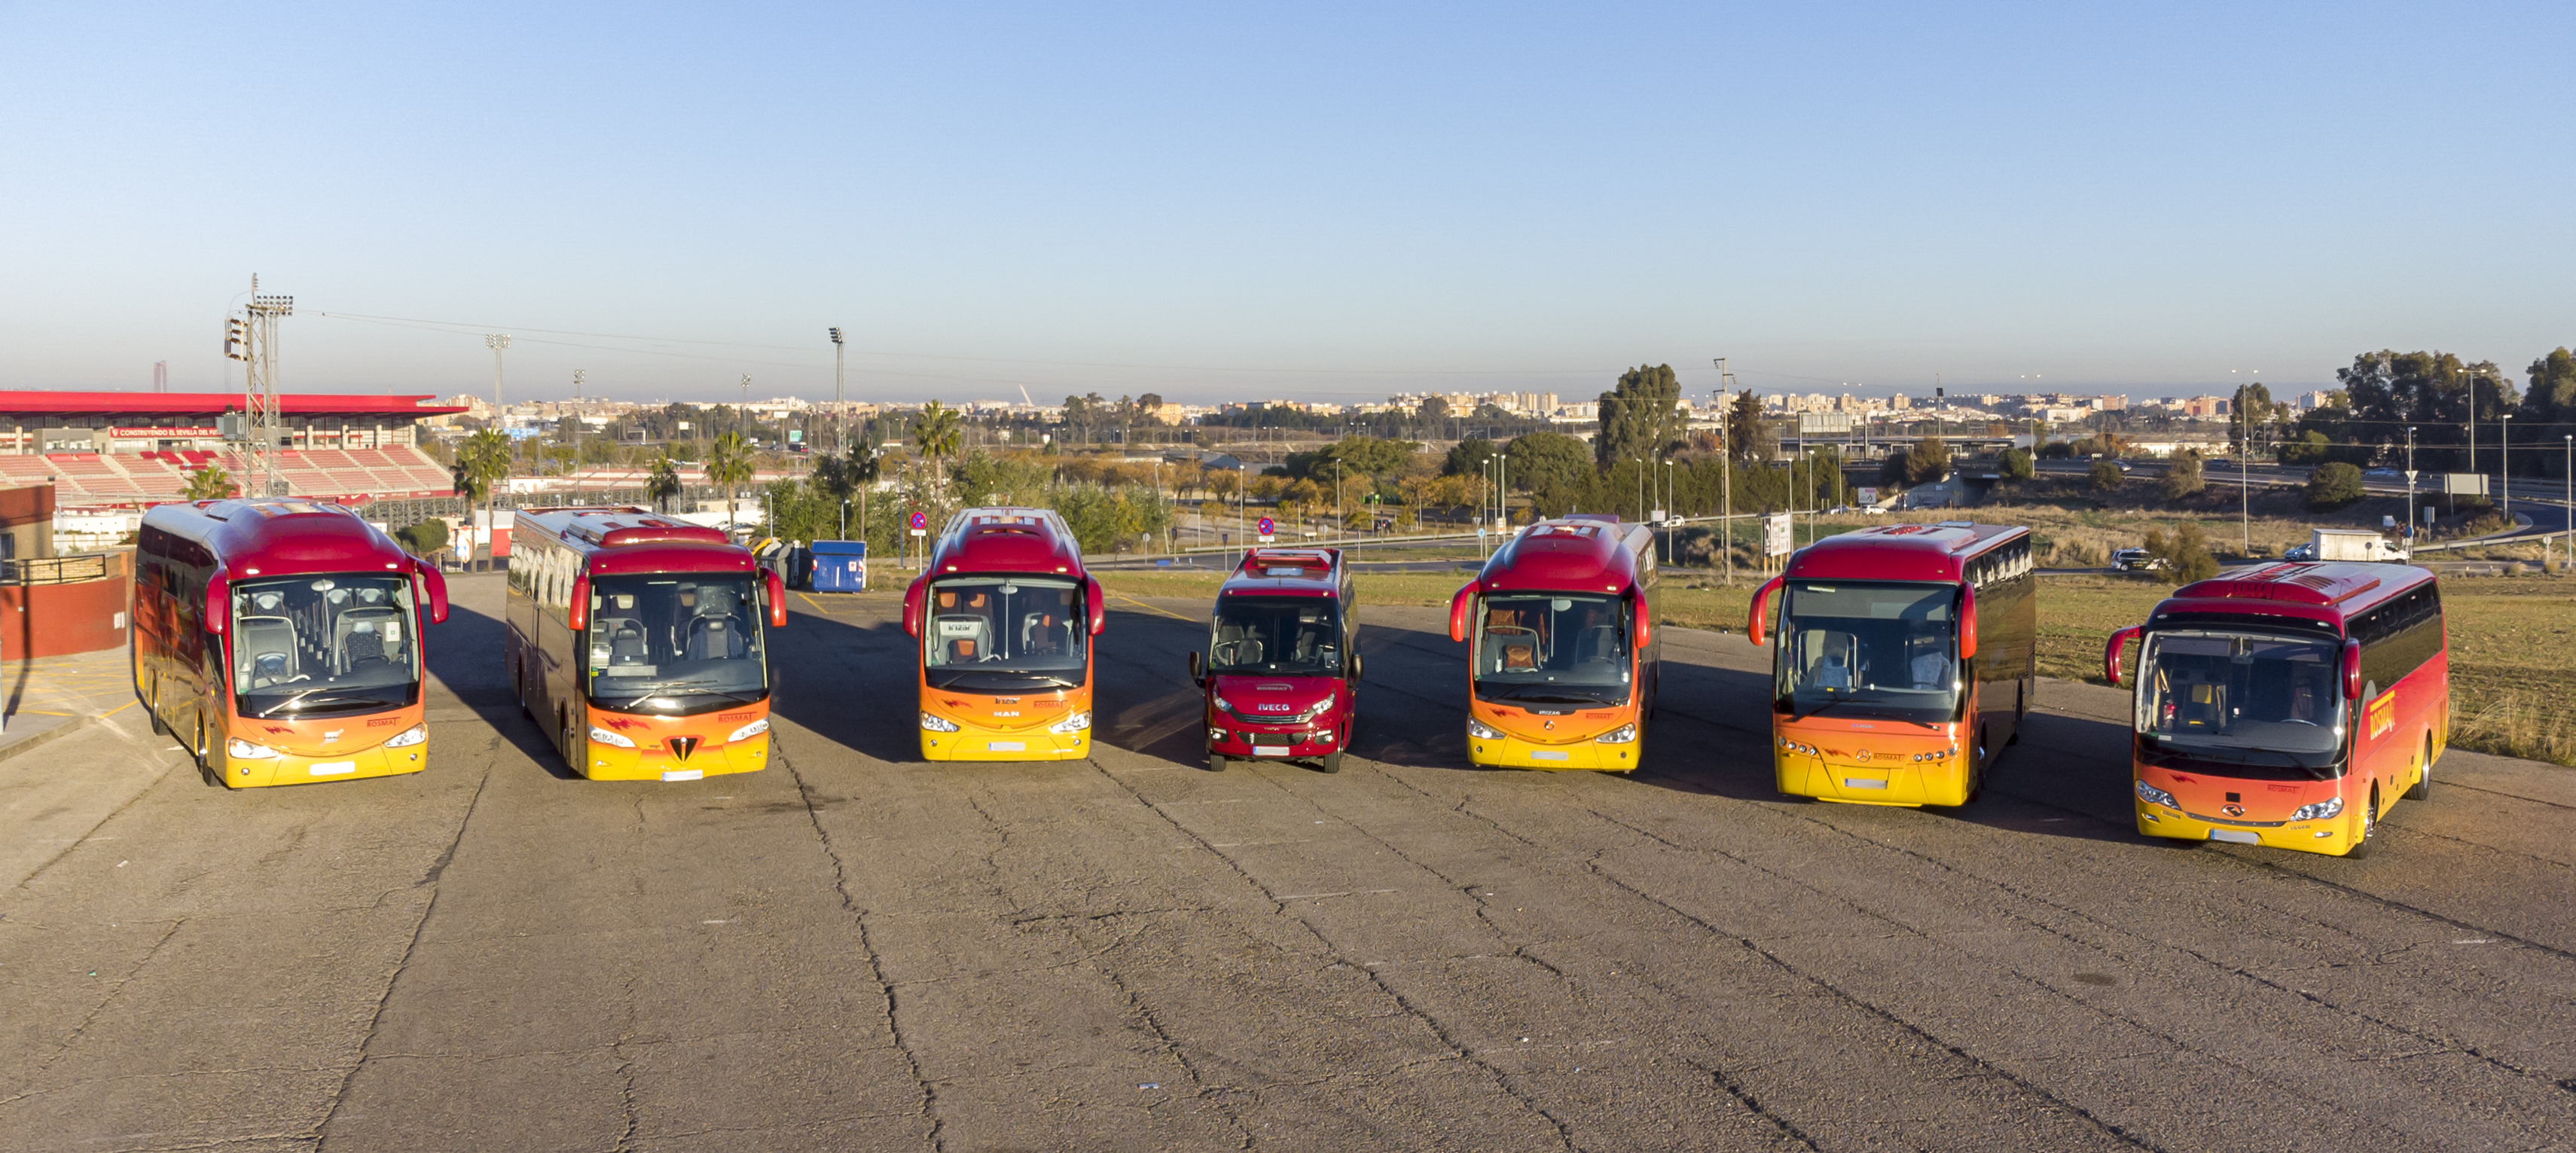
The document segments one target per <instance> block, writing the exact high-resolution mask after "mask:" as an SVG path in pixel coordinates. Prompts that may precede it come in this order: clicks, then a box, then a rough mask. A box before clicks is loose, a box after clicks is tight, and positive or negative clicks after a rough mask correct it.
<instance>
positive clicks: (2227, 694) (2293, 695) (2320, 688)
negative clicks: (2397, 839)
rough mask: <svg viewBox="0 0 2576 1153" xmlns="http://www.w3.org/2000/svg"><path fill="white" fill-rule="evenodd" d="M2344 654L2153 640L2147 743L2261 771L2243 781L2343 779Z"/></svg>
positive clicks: (2145, 700) (2146, 688)
mask: <svg viewBox="0 0 2576 1153" xmlns="http://www.w3.org/2000/svg"><path fill="white" fill-rule="evenodd" d="M2341 655H2342V646H2341V645H2340V644H2338V643H2336V642H2334V641H2330V640H2308V639H2304V638H2296V637H2282V636H2265V635H2261V634H2251V633H2236V632H2217V631H2209V632H2203V631H2188V632H2184V631H2176V632H2155V633H2149V634H2148V635H2147V643H2146V647H2145V649H2144V650H2142V651H2141V652H2140V654H2139V657H2138V668H2139V670H2140V671H2139V681H2140V691H2139V693H2138V714H2137V728H2138V733H2139V735H2140V737H2141V738H2142V743H2143V744H2145V745H2147V746H2148V747H2149V748H2150V749H2151V750H2154V751H2156V752H2161V753H2165V754H2169V755H2171V756H2172V757H2174V758H2177V759H2179V758H2188V759H2191V760H2196V761H2202V762H2215V763H2217V764H2221V765H2229V766H2237V765H2243V766H2251V767H2253V768H2255V769H2257V770H2261V771H2257V772H2253V773H2245V774H2240V775H2247V776H2259V777H2270V776H2275V775H2284V774H2285V771H2286V775H2290V776H2297V777H2308V778H2314V779H2319V780H2323V779H2327V778H2330V777H2333V776H2335V775H2336V767H2337V766H2338V765H2339V764H2340V763H2341V761H2342V755H2341V754H2342V750H2343V743H2344V741H2343V738H2344V701H2343V694H2342V693H2340V692H2337V691H2336V679H2337V674H2338V673H2339V672H2340V670H2341V668H2342V661H2341V659H2340V658H2341ZM2160 759H2161V758H2160ZM2232 771H2233V770H2231V772H2232Z"/></svg>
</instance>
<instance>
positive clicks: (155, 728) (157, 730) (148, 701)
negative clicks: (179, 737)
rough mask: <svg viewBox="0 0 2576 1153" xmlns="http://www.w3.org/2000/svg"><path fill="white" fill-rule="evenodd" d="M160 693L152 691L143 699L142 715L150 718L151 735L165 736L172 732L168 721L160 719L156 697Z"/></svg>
mask: <svg viewBox="0 0 2576 1153" xmlns="http://www.w3.org/2000/svg"><path fill="white" fill-rule="evenodd" d="M160 695H161V694H159V693H154V694H152V695H151V696H149V697H145V698H144V699H143V715H144V716H147V717H150V718H152V735H153V736H156V737H166V736H170V735H172V734H171V732H170V722H168V721H165V720H163V719H161V702H160V700H158V699H157V698H159V697H160Z"/></svg>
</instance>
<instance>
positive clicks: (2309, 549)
mask: <svg viewBox="0 0 2576 1153" xmlns="http://www.w3.org/2000/svg"><path fill="white" fill-rule="evenodd" d="M2281 559H2282V560H2315V559H2317V546H2316V545H2315V544H2313V543H2310V544H2294V545H2291V546H2290V547H2288V548H2285V549H2282V550H2281Z"/></svg>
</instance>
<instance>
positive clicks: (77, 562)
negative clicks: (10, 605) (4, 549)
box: [0, 552, 116, 585]
mask: <svg viewBox="0 0 2576 1153" xmlns="http://www.w3.org/2000/svg"><path fill="white" fill-rule="evenodd" d="M114 557H115V554H112V553H103V552H92V553H77V554H74V555H72V556H48V557H29V558H27V559H25V560H0V584H14V585H67V584H76V583H78V582H81V581H94V580H106V579H107V578H109V577H111V576H114V575H116V569H115V568H114V567H113V565H112V563H111V562H112V561H113V559H114Z"/></svg>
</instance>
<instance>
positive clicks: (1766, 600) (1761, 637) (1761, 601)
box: [1744, 576, 1789, 649]
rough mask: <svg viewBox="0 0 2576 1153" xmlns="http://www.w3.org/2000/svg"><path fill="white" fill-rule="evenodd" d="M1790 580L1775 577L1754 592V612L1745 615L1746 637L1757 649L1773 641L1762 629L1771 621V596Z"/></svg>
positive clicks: (1783, 577)
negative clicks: (1766, 622) (1764, 624)
mask: <svg viewBox="0 0 2576 1153" xmlns="http://www.w3.org/2000/svg"><path fill="white" fill-rule="evenodd" d="M1788 579H1789V578H1787V577H1785V576H1775V577H1772V578H1771V579H1770V580H1767V581H1764V582H1762V587H1761V588H1758V589H1755V590H1753V611H1751V612H1749V613H1746V614H1745V620H1744V635H1745V637H1746V638H1748V639H1750V640H1751V641H1752V642H1753V647H1755V648H1757V649H1758V648H1761V647H1762V646H1763V645H1765V644H1768V643H1770V640H1771V638H1770V637H1769V636H1767V635H1765V633H1764V631H1763V628H1762V623H1763V622H1764V621H1767V620H1769V619H1771V594H1773V593H1776V592H1778V591H1780V586H1781V585H1782V584H1785V583H1787V581H1788Z"/></svg>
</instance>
